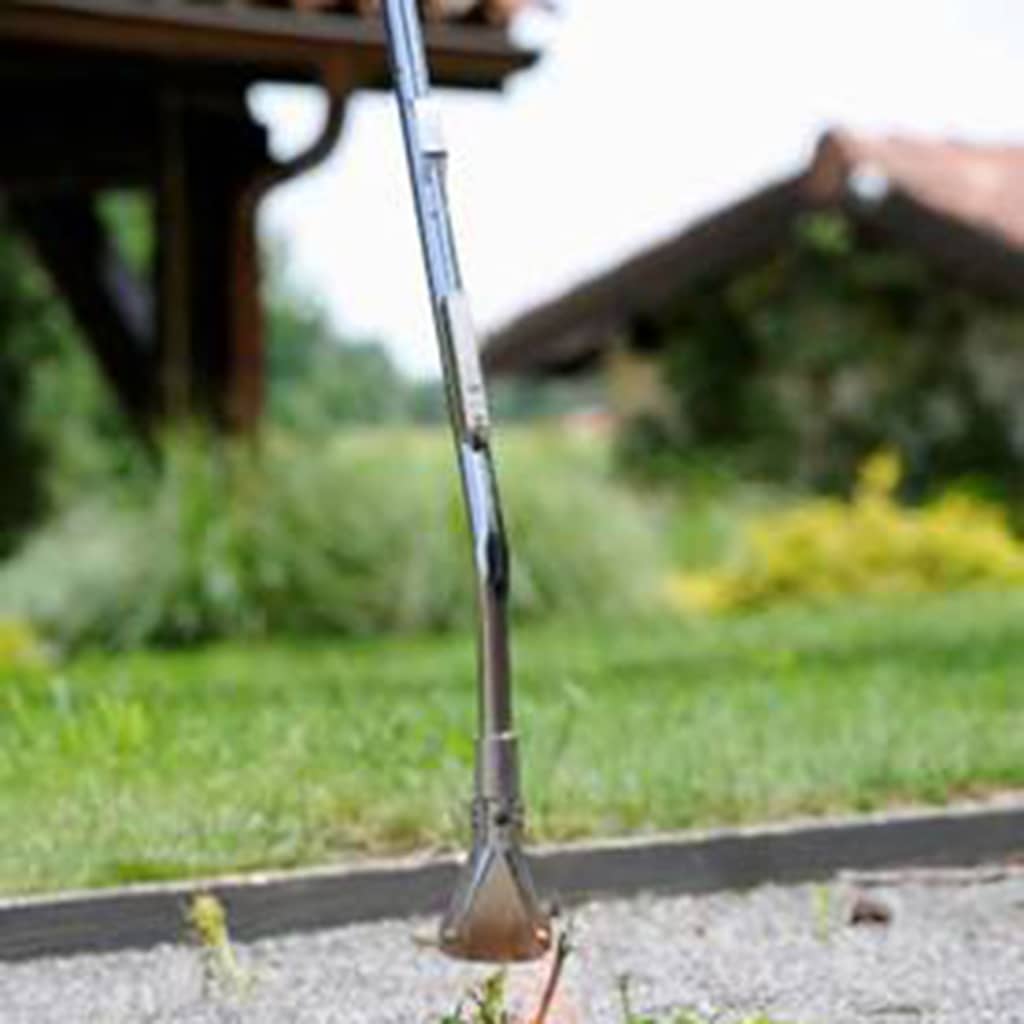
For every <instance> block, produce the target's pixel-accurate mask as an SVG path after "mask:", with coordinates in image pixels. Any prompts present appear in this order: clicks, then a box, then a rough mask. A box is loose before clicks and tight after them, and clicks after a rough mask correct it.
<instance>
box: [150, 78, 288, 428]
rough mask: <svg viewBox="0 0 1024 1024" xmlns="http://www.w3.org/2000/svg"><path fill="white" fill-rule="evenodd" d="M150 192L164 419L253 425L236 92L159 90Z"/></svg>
mask: <svg viewBox="0 0 1024 1024" xmlns="http://www.w3.org/2000/svg"><path fill="white" fill-rule="evenodd" d="M161 118H162V131H161V160H160V181H159V184H158V189H157V195H158V202H157V209H158V214H157V223H158V252H159V255H158V275H157V276H158V281H159V298H158V307H159V311H158V323H159V337H160V353H161V356H160V358H161V387H162V391H163V395H164V402H165V406H166V409H167V412H168V413H169V414H170V415H171V416H172V417H182V416H197V417H199V418H202V419H207V420H212V422H213V423H214V424H215V425H217V426H218V427H220V428H223V429H227V430H232V431H247V430H251V429H253V428H254V427H255V426H256V425H257V423H258V421H259V416H260V412H261V410H262V406H263V389H264V381H263V336H262V335H263V327H262V313H261V306H260V289H259V278H260V274H259V252H258V242H257V237H256V202H257V200H256V183H257V182H258V181H259V180H261V177H262V176H263V175H265V174H266V172H267V167H268V166H269V165H270V158H269V156H268V153H267V147H266V133H265V130H264V129H263V128H262V127H261V126H260V125H258V124H256V123H255V122H253V121H252V120H251V118H250V117H249V115H248V111H247V110H246V107H245V102H244V97H243V95H242V94H241V93H239V94H237V95H234V94H232V95H219V96H216V97H204V96H196V95H189V96H185V95H182V94H180V93H178V94H168V95H165V97H164V101H163V103H162V105H161Z"/></svg>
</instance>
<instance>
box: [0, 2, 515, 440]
mask: <svg viewBox="0 0 1024 1024" xmlns="http://www.w3.org/2000/svg"><path fill="white" fill-rule="evenodd" d="M369 6H372V5H368V4H367V3H366V2H364V0H360V2H351V3H345V2H343V0H276V2H275V0H263V2H261V3H257V2H255V0H253V2H247V0H7V2H6V3H4V4H3V5H2V7H0V118H2V123H3V125H4V139H5V142H4V147H3V150H2V151H0V202H2V203H3V207H4V209H5V211H6V214H7V219H8V220H9V221H10V222H11V223H12V224H13V225H15V226H16V227H17V228H18V229H20V230H21V231H23V232H24V233H25V234H26V235H27V236H28V237H29V238H30V240H31V242H32V244H33V248H34V250H35V252H36V253H37V255H38V257H39V259H40V260H41V262H42V263H43V264H44V266H45V268H46V270H47V271H48V273H49V275H50V276H51V278H52V279H53V281H54V283H55V284H56V286H57V287H58V288H59V290H60V291H61V292H62V294H63V295H64V297H65V299H66V300H67V302H68V304H69V306H70V308H71V310H72V312H73V313H74V315H75V318H76V320H77V321H78V323H79V324H80V325H81V327H82V328H83V333H84V334H85V336H86V337H87V339H88V343H89V345H90V346H91V348H92V351H93V353H94V355H95V357H96V359H97V361H98V363H99V365H100V367H101V368H102V370H103V372H104V374H105V376H106V377H107V379H108V380H109V382H110V384H111V386H112V388H113V390H114V392H115V394H116V395H117V398H118V400H119V402H120V403H121V405H122V407H123V408H124V409H125V410H126V412H127V413H128V414H129V415H130V417H131V418H132V419H133V421H134V422H135V423H136V424H137V425H138V426H139V427H140V428H141V429H142V430H144V431H145V430H149V429H151V428H152V426H153V425H154V424H155V423H157V422H159V421H160V420H161V419H164V418H166V417H168V416H179V415H180V416H186V415H187V416H196V415H198V416H201V417H203V418H206V419H208V420H210V421H211V422H213V423H215V424H217V425H218V426H219V427H222V428H224V429H229V430H247V429H251V428H252V427H253V426H254V425H255V424H256V423H257V422H258V420H259V417H260V412H261V408H262V405H263V391H264V375H263V330H262V314H261V308H260V300H259V276H260V271H259V255H258V248H257V240H256V230H255V225H256V212H257V209H258V206H259V203H260V201H261V199H262V198H263V196H265V195H266V193H267V192H268V190H270V189H271V188H273V187H274V186H275V185H276V184H278V183H280V182H282V181H284V180H286V179H288V178H291V177H293V176H294V175H296V174H299V173H301V172H303V171H304V170H306V169H308V168H310V167H311V166H313V165H314V164H316V163H317V162H318V161H320V160H322V159H323V158H324V157H325V156H326V155H327V154H328V153H329V152H330V150H331V149H332V147H333V146H334V144H335V142H336V141H337V139H338V137H339V135H340V133H341V130H342V126H343V121H344V112H345V105H346V101H347V99H348V97H349V96H351V95H352V93H353V92H355V91H356V90H357V89H375V88H380V87H383V86H385V85H386V84H387V81H388V66H387V53H386V49H385V45H384V35H383V26H382V24H381V23H380V20H379V19H378V18H376V17H374V16H372V14H371V15H370V16H365V15H364V13H361V12H363V11H366V10H367V9H368V7H369ZM514 6H516V4H515V3H510V2H509V0H504V2H502V3H497V4H495V3H494V2H490V3H479V2H478V3H472V4H466V3H461V4H459V5H458V7H459V12H458V13H459V18H460V20H459V21H457V22H456V21H451V20H436V21H433V22H432V23H431V24H430V25H429V27H428V31H427V38H428V45H429V50H430V59H431V63H432V67H433V72H434V74H435V75H436V77H437V80H438V82H439V83H440V84H444V85H449V86H457V87H465V88H482V89H493V88H497V87H499V86H500V85H501V84H502V83H503V82H504V81H505V79H506V78H507V77H508V76H509V75H510V74H512V73H513V72H515V71H517V70H519V69H521V68H524V67H526V66H528V65H529V64H530V63H531V62H532V61H533V59H534V56H535V55H534V54H532V53H529V52H526V51H523V50H521V49H519V48H517V47H515V46H513V45H512V43H511V42H510V40H509V37H508V32H507V24H506V15H507V14H508V13H509V12H510V10H511V8H512V7H514ZM430 8H431V10H432V12H433V13H435V14H437V13H440V14H442V15H444V14H445V13H446V11H445V5H444V4H443V3H442V4H439V3H437V2H436V0H435V2H432V3H431V5H430ZM257 82H288V83H307V84H313V85H316V86H319V87H320V88H322V89H323V90H324V92H325V93H326V95H327V99H328V103H327V107H326V110H327V113H326V117H325V119H324V123H323V126H322V129H321V132H320V134H319V136H318V138H317V139H316V140H315V141H314V142H313V144H312V145H311V146H310V147H309V148H308V149H307V150H306V151H305V152H304V153H302V154H300V155H299V156H297V157H296V158H294V159H292V160H289V161H287V162H280V161H277V160H275V159H274V158H273V157H272V156H271V154H270V152H269V150H268V145H267V133H266V130H265V128H264V126H263V125H262V124H260V123H259V122H257V121H256V120H254V119H253V118H252V116H251V115H250V113H249V110H248V107H247V104H246V94H247V91H248V89H249V87H250V86H252V85H253V84H254V83H257ZM110 189H144V190H147V191H148V192H149V194H151V196H152V197H153V200H154V202H153V208H154V210H155V232H154V234H155V238H156V259H155V269H154V272H153V274H152V280H142V279H140V277H139V275H137V274H135V273H133V272H132V270H131V269H130V268H129V266H128V265H127V264H126V262H125V261H124V260H123V259H122V258H121V256H120V255H119V253H118V251H117V249H116V247H115V246H114V244H113V241H112V239H111V238H110V237H108V234H107V232H106V230H105V228H104V225H103V223H102V222H101V220H100V218H99V217H98V215H97V212H96V204H95V200H96V196H97V194H98V193H100V192H102V191H104V190H110ZM2 340H3V339H0V343H2Z"/></svg>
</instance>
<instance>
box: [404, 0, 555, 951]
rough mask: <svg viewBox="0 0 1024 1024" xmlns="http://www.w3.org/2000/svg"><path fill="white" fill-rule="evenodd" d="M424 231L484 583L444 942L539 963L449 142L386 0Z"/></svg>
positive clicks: (485, 429)
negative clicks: (475, 719) (466, 848)
mask: <svg viewBox="0 0 1024 1024" xmlns="http://www.w3.org/2000/svg"><path fill="white" fill-rule="evenodd" d="M384 18H385V23H386V25H387V33H388V42H389V46H390V51H391V63H392V71H393V75H394V83H395V91H396V94H397V97H398V103H399V107H400V110H401V117H402V129H403V134H404V136H405V149H406V157H407V159H408V164H409V173H410V176H411V178H412V187H413V193H414V196H415V200H416V212H417V217H418V219H419V229H420V237H421V241H422V243H423V254H424V260H425V263H426V270H427V277H428V279H429V284H430V293H431V298H432V301H433V307H434V322H435V325H436V328H437V335H438V341H439V343H440V347H441V361H442V365H443V369H444V378H445V387H446V390H447V397H448V409H449V414H450V418H451V424H452V430H453V431H454V434H455V446H456V451H457V453H458V460H459V469H460V473H461V477H462V492H463V497H464V500H465V505H466V513H467V517H468V520H469V525H470V530H471V533H472V539H473V564H474V567H475V571H476V580H477V588H476V593H477V605H478V624H477V662H478V674H479V734H478V737H477V747H476V779H475V794H474V799H473V805H472V811H473V848H472V850H471V852H470V855H469V859H468V860H467V862H466V864H465V866H464V867H463V869H462V872H461V874H460V876H459V880H458V883H457V886H456V889H455V893H454V895H453V897H452V901H451V904H450V906H449V908H448V912H447V913H446V914H445V917H444V919H443V921H442V923H441V948H442V949H443V950H444V951H445V952H446V953H448V954H449V955H451V956H455V957H459V958H461V959H466V960H491V961H512V960H532V959H535V958H537V957H540V956H542V955H543V954H544V953H545V952H546V951H547V949H548V948H549V946H550V944H551V925H550V922H549V920H548V918H547V916H546V914H545V913H544V912H543V911H542V909H541V907H540V905H539V903H538V901H537V895H536V892H535V890H534V886H533V881H532V878H531V876H530V871H529V868H528V866H527V863H526V859H525V856H524V854H523V851H522V826H523V805H522V802H521V800H520V795H519V763H518V755H517V750H516V735H515V732H514V730H513V721H512V693H511V680H510V676H509V650H508V610H507V605H508V589H509V559H508V547H507V544H506V540H505V529H504V525H503V523H502V515H501V505H500V502H499V499H498V489H497V480H496V477H495V472H494V464H493V461H492V458H491V450H490V442H489V437H490V423H489V417H488V412H487V396H486V393H485V390H484V382H483V374H482V372H481V368H480V357H479V353H478V350H477V344H476V334H475V331H474V328H473V322H472V318H471V316H470V310H469V304H468V302H467V299H466V293H465V290H464V289H463V284H462V278H461V274H460V271H459V263H458V258H457V255H456V250H455V240H454V237H453V233H452V226H451V218H450V215H449V211H448V196H447V192H446V183H445V176H446V169H447V168H446V164H447V149H446V147H445V142H444V135H443V131H442V125H441V119H440V116H439V111H438V108H437V106H436V105H435V101H434V100H433V99H431V96H430V79H429V74H428V71H427V63H426V56H425V54H424V48H423V36H422V31H421V28H420V21H419V12H418V10H417V8H416V0H385V2H384Z"/></svg>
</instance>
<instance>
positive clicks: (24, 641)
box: [0, 619, 46, 675]
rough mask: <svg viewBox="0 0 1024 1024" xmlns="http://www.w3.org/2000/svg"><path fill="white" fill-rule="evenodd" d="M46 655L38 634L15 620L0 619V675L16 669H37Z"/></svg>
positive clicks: (24, 623)
mask: <svg viewBox="0 0 1024 1024" xmlns="http://www.w3.org/2000/svg"><path fill="white" fill-rule="evenodd" d="M45 663H46V653H45V650H44V648H43V643H42V640H41V639H40V637H39V635H38V633H36V631H35V630H34V629H33V628H32V627H31V626H30V625H29V624H28V623H27V622H21V621H19V620H17V619H0V675H2V674H3V673H5V672H8V671H13V670H16V669H25V668H38V667H39V666H41V665H44V664H45Z"/></svg>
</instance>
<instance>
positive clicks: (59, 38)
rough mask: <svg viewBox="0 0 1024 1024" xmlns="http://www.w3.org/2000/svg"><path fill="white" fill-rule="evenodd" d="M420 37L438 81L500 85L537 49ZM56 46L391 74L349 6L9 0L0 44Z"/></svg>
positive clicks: (470, 30) (373, 83)
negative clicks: (316, 9) (319, 9)
mask: <svg viewBox="0 0 1024 1024" xmlns="http://www.w3.org/2000/svg"><path fill="white" fill-rule="evenodd" d="M426 37H427V43H428V49H429V57H430V61H431V65H432V69H433V72H434V75H435V77H436V79H437V81H438V83H439V84H443V85H454V86H460V87H468V88H497V87H499V86H500V85H501V84H502V82H503V81H504V79H505V78H506V77H507V76H508V75H510V74H512V73H513V72H515V71H518V70H520V69H522V68H525V67H528V66H530V65H531V64H532V63H533V62H534V61H535V59H536V54H535V53H533V52H530V51H527V50H523V49H520V48H519V47H516V46H514V45H513V44H512V43H511V42H510V41H509V39H508V36H507V35H506V33H505V32H504V31H503V30H501V29H494V28H487V27H481V26H464V25H448V24H438V25H432V26H430V27H429V28H428V30H427V33H426ZM5 41H7V42H18V43H22V44H36V45H47V46H59V47H60V48H61V49H63V50H65V51H67V50H78V51H80V52H82V53H83V54H88V53H106V54H123V55H125V56H128V55H130V56H132V57H133V58H136V59H137V58H139V57H146V58H150V59H153V60H156V61H161V62H164V63H166V64H170V65H182V64H197V65H202V64H204V63H205V64H218V63H224V62H231V63H234V64H235V65H237V66H239V67H244V68H245V69H246V70H247V71H248V72H249V73H250V74H251V76H252V78H253V79H264V80H280V81H293V82H295V81H297V82H323V83H325V84H328V85H330V83H331V82H332V81H333V80H335V78H336V77H337V76H339V75H340V76H341V77H342V78H343V79H345V80H351V78H352V77H353V73H352V69H353V65H355V66H356V67H357V68H358V70H359V75H358V84H359V86H360V87H364V88H366V87H370V88H373V87H381V86H384V85H386V84H387V81H388V77H389V75H388V63H387V48H386V45H385V36H384V27H383V24H382V23H381V22H380V21H379V20H378V19H368V18H360V17H357V16H355V15H341V14H319V13H313V12H307V13H296V12H294V11H287V10H275V9H270V8H254V7H237V6H231V7H225V6H205V5H192V4H190V5H159V4H155V5H152V6H149V7H144V6H141V5H140V4H138V3H137V2H135V0H10V2H8V3H7V4H6V5H5V6H4V8H3V10H2V12H0V43H3V42H5Z"/></svg>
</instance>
